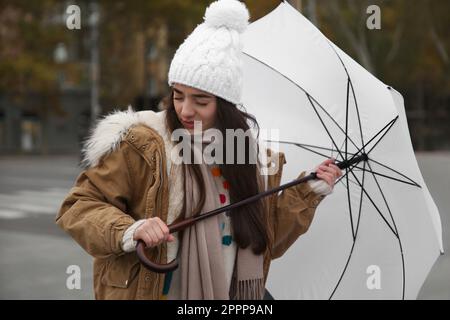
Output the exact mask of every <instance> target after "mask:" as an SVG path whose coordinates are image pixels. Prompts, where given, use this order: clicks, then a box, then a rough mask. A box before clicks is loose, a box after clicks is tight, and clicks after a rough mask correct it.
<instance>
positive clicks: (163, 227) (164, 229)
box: [156, 219, 170, 240]
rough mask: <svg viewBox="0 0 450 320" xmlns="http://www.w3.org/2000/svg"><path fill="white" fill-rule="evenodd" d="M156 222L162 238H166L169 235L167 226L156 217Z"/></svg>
mask: <svg viewBox="0 0 450 320" xmlns="http://www.w3.org/2000/svg"><path fill="white" fill-rule="evenodd" d="M156 222H157V223H158V227H159V229H160V230H161V232H162V234H163V236H164V240H167V238H168V236H169V234H170V233H169V228H168V227H167V225H166V224H165V223H164V222H163V221H162V220H161V219H157V220H156Z"/></svg>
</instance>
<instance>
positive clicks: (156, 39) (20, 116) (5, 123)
mask: <svg viewBox="0 0 450 320" xmlns="http://www.w3.org/2000/svg"><path fill="white" fill-rule="evenodd" d="M65 6H66V4H64V3H63V2H61V3H60V4H55V5H54V6H53V7H52V10H50V11H48V14H47V15H46V18H45V19H46V20H45V21H44V23H45V24H47V25H53V26H54V25H56V26H59V27H60V28H65V19H66V16H65V15H63V14H61V13H63V12H65ZM80 6H81V12H82V13H83V18H82V21H88V18H89V17H88V15H89V12H90V9H89V2H82V3H81V4H80ZM13 12H14V15H13V16H14V19H16V20H17V21H18V20H20V19H23V15H24V14H22V16H21V15H20V14H19V13H20V11H13ZM101 23H102V22H101V20H100V22H99V24H100V25H99V26H98V29H99V31H100V33H99V42H98V43H92V37H91V32H90V31H91V28H92V26H91V25H87V24H85V25H83V26H82V28H81V30H73V31H64V32H65V34H66V38H67V39H66V41H64V42H60V43H58V44H57V45H56V46H55V48H54V49H53V57H52V58H53V60H54V64H55V66H56V70H57V74H56V79H57V84H55V90H54V92H50V93H49V92H39V91H36V92H34V90H29V89H26V90H24V91H22V92H20V93H17V92H14V90H11V91H8V92H4V93H2V92H0V154H1V153H26V154H28V153H38V154H47V153H78V152H79V151H80V147H81V145H82V142H83V141H84V139H85V138H86V137H87V135H88V133H89V128H90V126H91V124H92V123H93V121H92V120H93V119H92V118H91V114H92V99H91V94H92V80H91V79H92V74H91V71H92V69H91V67H92V60H91V56H92V49H93V47H94V46H96V47H97V49H98V51H99V52H100V59H99V63H98V67H99V73H98V76H99V83H98V87H99V92H100V93H99V104H100V115H105V114H107V113H109V112H111V111H113V110H117V109H125V108H127V106H128V105H132V106H133V108H134V109H135V110H144V109H145V110H148V109H150V110H158V105H159V103H160V100H161V99H162V97H163V96H164V94H165V93H166V91H167V82H166V81H167V72H168V61H169V58H170V57H169V54H170V53H169V50H168V40H167V32H168V31H167V26H166V25H165V24H161V23H159V24H155V26H151V27H149V28H147V29H146V30H141V31H137V32H131V35H130V34H127V30H125V31H124V33H125V35H126V37H127V38H128V39H127V40H126V42H127V43H126V51H125V52H124V51H117V52H112V51H111V48H110V47H109V44H110V43H111V42H118V41H119V42H120V38H117V39H113V38H111V37H115V36H116V34H118V33H116V32H112V33H110V34H109V35H104V34H102V31H103V29H102V28H103V26H102V25H101ZM1 29H2V20H1V19H0V30H1ZM5 33H10V32H9V30H7V31H5ZM128 33H130V32H129V31H128ZM102 37H103V38H102ZM108 37H110V38H108ZM102 41H104V42H105V43H106V44H105V43H102ZM108 41H109V42H108ZM102 46H103V51H102V48H101V47H102ZM105 51H107V52H110V53H111V55H112V53H115V54H116V59H112V58H111V56H109V55H108V54H107V53H105ZM127 59H128V60H127ZM115 61H118V63H116V62H115ZM102 68H103V69H104V70H102ZM119 68H123V69H125V70H126V72H122V73H120V72H117V73H112V74H111V73H110V70H113V71H115V70H116V69H119ZM102 76H103V77H104V78H103V79H102ZM116 80H117V82H115V81H116ZM108 81H110V82H108ZM111 81H112V82H111ZM111 83H112V85H110V84H111ZM112 88H114V89H116V90H117V94H116V95H114V92H113V91H114V90H113V89H112ZM118 104H120V105H118Z"/></svg>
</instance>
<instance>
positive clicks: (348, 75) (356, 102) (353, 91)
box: [327, 41, 366, 153]
mask: <svg viewBox="0 0 450 320" xmlns="http://www.w3.org/2000/svg"><path fill="white" fill-rule="evenodd" d="M327 43H328V45H329V46H330V47H331V49H332V50H333V51H334V54H335V55H336V56H337V57H338V59H339V61H340V62H341V64H342V67H343V68H344V70H345V73H346V74H347V78H348V81H349V82H350V86H351V88H352V93H353V99H354V100H355V108H356V114H357V116H358V124H359V132H360V134H361V143H362V145H363V146H364V138H363V133H362V125H361V117H360V116H359V108H358V100H357V99H356V94H355V90H354V88H353V82H352V78H351V77H350V74H349V73H348V70H347V67H346V66H345V63H344V61H342V58H341V56H340V55H339V53H337V51H336V49H335V48H334V47H333V45H332V43H331V42H330V41H327ZM347 104H348V101H347ZM347 108H348V105H347ZM353 145H354V143H353ZM355 147H356V145H355ZM363 151H364V153H366V152H365V149H364V147H363Z"/></svg>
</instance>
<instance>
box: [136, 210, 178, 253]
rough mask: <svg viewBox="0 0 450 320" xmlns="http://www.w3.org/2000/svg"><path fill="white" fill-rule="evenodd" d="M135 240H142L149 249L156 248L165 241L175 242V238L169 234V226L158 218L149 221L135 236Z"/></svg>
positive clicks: (141, 226) (137, 230)
mask: <svg viewBox="0 0 450 320" xmlns="http://www.w3.org/2000/svg"><path fill="white" fill-rule="evenodd" d="M133 239H134V240H142V241H144V242H145V244H146V245H147V247H155V246H158V245H160V244H161V243H162V242H163V241H169V242H170V241H174V240H175V237H174V236H173V235H171V234H170V233H169V228H168V227H167V225H166V224H165V223H164V222H163V221H162V220H161V219H160V218H158V217H155V218H149V219H147V220H146V221H145V222H144V223H143V224H142V225H140V226H139V228H137V229H136V231H135V232H134V235H133Z"/></svg>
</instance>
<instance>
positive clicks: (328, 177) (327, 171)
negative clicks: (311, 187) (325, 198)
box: [316, 158, 342, 188]
mask: <svg viewBox="0 0 450 320" xmlns="http://www.w3.org/2000/svg"><path fill="white" fill-rule="evenodd" d="M334 161H335V160H334V159H333V158H331V159H327V160H325V161H324V162H322V163H321V164H320V165H319V166H318V167H317V169H316V173H317V178H319V179H321V180H324V181H325V182H326V183H327V184H328V185H329V186H330V187H331V188H333V187H334V184H335V182H336V180H337V179H338V178H339V177H340V176H342V171H341V169H339V167H338V166H337V165H335V164H334Z"/></svg>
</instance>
